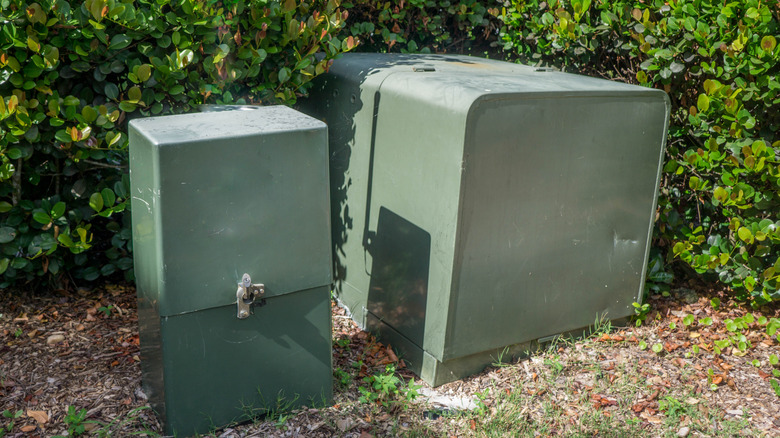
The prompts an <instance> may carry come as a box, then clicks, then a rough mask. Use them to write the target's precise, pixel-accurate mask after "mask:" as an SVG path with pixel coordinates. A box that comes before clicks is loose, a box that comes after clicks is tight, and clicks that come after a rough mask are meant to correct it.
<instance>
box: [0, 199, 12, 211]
mask: <svg viewBox="0 0 780 438" xmlns="http://www.w3.org/2000/svg"><path fill="white" fill-rule="evenodd" d="M12 208H14V206H13V205H11V203H9V202H6V201H0V213H6V212H9V211H11V209H12Z"/></svg>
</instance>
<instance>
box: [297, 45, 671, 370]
mask: <svg viewBox="0 0 780 438" xmlns="http://www.w3.org/2000/svg"><path fill="white" fill-rule="evenodd" d="M669 108H670V106H669V100H668V98H667V96H666V94H665V93H664V92H663V91H660V90H654V89H649V88H643V87H638V86H632V85H627V84H622V83H618V82H612V81H607V80H600V79H594V78H589V77H584V76H577V75H572V74H565V73H561V72H556V71H551V70H549V69H540V68H535V67H530V66H523V65H518V64H510V63H505V62H499V61H491V60H486V59H478V58H472V57H466V56H446V55H441V56H436V55H417V56H415V55H386V54H385V55H382V54H347V55H345V56H343V57H342V58H340V59H338V60H336V61H335V62H334V63H333V66H332V67H331V68H330V71H329V72H328V73H327V74H325V75H323V76H321V77H320V78H318V82H317V84H316V85H315V86H314V88H313V90H312V94H311V97H310V98H309V99H308V100H307V101H306V102H304V103H303V104H302V107H301V110H302V111H303V112H305V113H307V114H310V115H313V116H314V117H317V118H318V119H320V120H323V121H325V122H326V123H327V124H328V130H329V136H330V140H329V141H330V157H331V159H330V166H331V167H330V173H331V174H330V177H331V201H332V203H333V204H332V216H331V218H332V222H333V242H334V247H335V248H334V257H335V260H334V262H335V285H336V287H335V291H336V293H337V294H338V298H339V299H340V301H341V302H342V303H343V304H344V305H346V306H347V307H348V308H349V309H350V311H351V312H352V315H353V318H354V319H355V320H356V321H358V323H359V324H361V325H363V326H365V327H368V328H369V329H371V330H373V331H377V332H379V334H380V335H381V338H383V339H384V340H385V341H386V342H389V343H391V344H392V345H393V347H395V348H397V349H398V350H399V351H400V352H401V353H402V354H403V355H404V357H405V358H406V361H407V363H409V364H410V367H411V369H412V370H414V371H415V372H417V373H418V374H419V375H420V376H421V377H422V378H423V379H424V380H425V381H427V382H428V383H430V384H432V385H440V384H443V383H446V382H449V381H452V380H455V379H459V378H462V377H465V376H467V375H469V374H473V373H475V372H479V371H480V370H482V369H483V368H484V367H485V366H486V365H488V364H490V363H491V362H495V361H496V360H497V358H498V357H499V355H500V354H501V353H502V352H505V353H507V354H505V356H504V357H509V356H511V355H513V354H514V353H518V352H522V351H523V350H524V349H526V348H528V346H529V344H531V343H536V342H543V341H545V340H546V339H550V338H551V337H552V336H554V335H556V334H560V333H564V332H569V331H573V330H579V329H581V328H584V327H587V326H589V325H592V324H593V323H594V321H595V319H596V318H597V317H602V316H603V317H606V318H607V319H618V318H623V317H626V316H629V315H632V314H633V307H632V303H633V302H635V301H640V300H641V299H642V292H643V286H644V278H645V267H646V265H647V257H648V248H649V241H650V237H651V233H652V228H653V221H654V218H655V208H656V197H657V193H658V184H659V176H660V170H661V163H662V159H663V150H664V142H665V138H666V129H667V120H668V116H669Z"/></svg>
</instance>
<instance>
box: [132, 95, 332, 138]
mask: <svg viewBox="0 0 780 438" xmlns="http://www.w3.org/2000/svg"><path fill="white" fill-rule="evenodd" d="M203 114H204V113H190V114H177V115H172V116H161V117H148V118H143V119H135V120H132V121H131V122H130V126H131V127H132V128H134V129H135V130H136V131H138V132H139V133H140V134H142V135H143V136H144V137H145V138H146V139H147V140H149V141H151V142H152V143H153V144H156V145H159V146H162V145H166V144H181V143H190V142H193V141H204V140H214V139H228V138H237V137H247V136H254V135H259V134H269V133H273V132H287V131H307V130H311V129H323V128H325V124H324V123H322V122H321V121H319V120H317V119H315V118H313V117H309V116H307V115H305V114H303V113H301V112H298V111H295V110H293V109H291V108H288V107H286V106H282V105H274V106H265V107H257V108H256V109H251V110H234V111H215V112H208V113H206V114H208V115H209V117H203ZM225 126H230V130H229V132H226V131H225V130H224V129H223V128H224V127H225Z"/></svg>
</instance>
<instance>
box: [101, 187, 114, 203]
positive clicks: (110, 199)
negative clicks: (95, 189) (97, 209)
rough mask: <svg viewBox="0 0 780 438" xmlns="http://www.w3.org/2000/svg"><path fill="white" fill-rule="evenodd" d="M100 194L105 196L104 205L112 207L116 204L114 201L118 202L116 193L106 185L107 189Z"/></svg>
mask: <svg viewBox="0 0 780 438" xmlns="http://www.w3.org/2000/svg"><path fill="white" fill-rule="evenodd" d="M100 194H101V195H102V196H103V205H104V206H106V207H108V208H110V207H113V206H114V203H115V202H116V195H115V194H114V191H113V190H111V189H109V188H108V187H106V188H105V189H103V190H101V191H100Z"/></svg>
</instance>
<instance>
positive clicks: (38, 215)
mask: <svg viewBox="0 0 780 438" xmlns="http://www.w3.org/2000/svg"><path fill="white" fill-rule="evenodd" d="M33 219H34V220H35V222H38V223H41V224H44V225H46V224H49V223H50V222H51V216H49V213H46V212H45V211H43V210H41V209H37V210H35V211H34V212H33Z"/></svg>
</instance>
